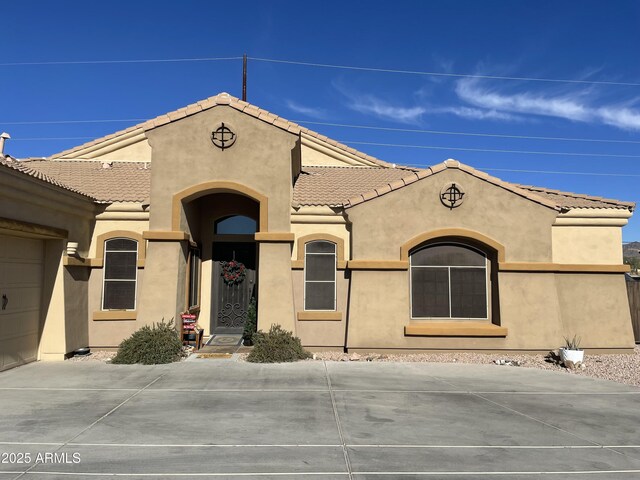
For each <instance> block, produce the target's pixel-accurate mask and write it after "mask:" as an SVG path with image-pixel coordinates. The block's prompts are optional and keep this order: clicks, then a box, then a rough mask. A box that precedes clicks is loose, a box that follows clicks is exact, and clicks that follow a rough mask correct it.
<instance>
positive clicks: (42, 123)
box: [0, 118, 640, 143]
mask: <svg viewBox="0 0 640 480" xmlns="http://www.w3.org/2000/svg"><path fill="white" fill-rule="evenodd" d="M147 120H148V119H147V118H123V119H116V120H43V121H35V122H0V125H56V124H65V123H117V122H145V121H147ZM639 143H640V142H639Z"/></svg>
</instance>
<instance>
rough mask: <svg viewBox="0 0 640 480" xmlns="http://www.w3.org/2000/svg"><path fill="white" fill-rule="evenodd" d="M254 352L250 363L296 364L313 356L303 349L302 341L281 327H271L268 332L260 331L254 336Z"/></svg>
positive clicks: (250, 355) (250, 354)
mask: <svg viewBox="0 0 640 480" xmlns="http://www.w3.org/2000/svg"><path fill="white" fill-rule="evenodd" d="M253 343H254V346H253V350H251V353H249V356H248V357H247V361H248V362H254V363H281V362H295V361H297V360H304V359H305V358H310V357H311V354H310V353H309V352H307V351H306V350H305V349H304V348H302V344H301V343H300V339H299V338H298V337H294V336H293V333H291V332H288V331H287V330H284V329H283V328H282V327H281V326H280V325H271V328H270V329H269V331H268V332H266V333H265V332H263V331H259V332H256V333H255V334H254V335H253Z"/></svg>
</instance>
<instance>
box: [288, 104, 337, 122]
mask: <svg viewBox="0 0 640 480" xmlns="http://www.w3.org/2000/svg"><path fill="white" fill-rule="evenodd" d="M287 107H288V108H289V110H291V111H293V112H296V113H299V114H301V115H306V116H307V117H312V118H319V119H324V118H327V114H326V112H325V111H324V110H323V109H322V108H314V107H307V106H304V105H300V104H299V103H296V102H294V101H293V100H287Z"/></svg>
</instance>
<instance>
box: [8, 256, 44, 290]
mask: <svg viewBox="0 0 640 480" xmlns="http://www.w3.org/2000/svg"><path fill="white" fill-rule="evenodd" d="M0 263H2V261H1V260H0ZM41 281H42V263H19V262H4V263H2V280H0V284H1V285H15V286H22V285H40V282H41Z"/></svg>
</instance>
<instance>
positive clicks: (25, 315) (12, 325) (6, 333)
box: [0, 309, 40, 340]
mask: <svg viewBox="0 0 640 480" xmlns="http://www.w3.org/2000/svg"><path fill="white" fill-rule="evenodd" d="M39 329H40V310H39V309H36V310H31V311H26V312H20V313H17V314H15V315H11V316H9V315H2V316H0V338H2V339H5V340H6V339H8V338H9V337H18V336H22V335H27V334H29V335H33V334H37V333H38V330H39Z"/></svg>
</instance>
